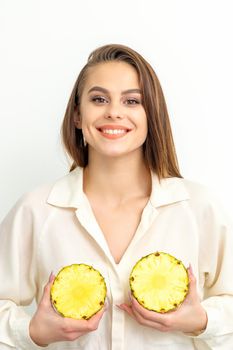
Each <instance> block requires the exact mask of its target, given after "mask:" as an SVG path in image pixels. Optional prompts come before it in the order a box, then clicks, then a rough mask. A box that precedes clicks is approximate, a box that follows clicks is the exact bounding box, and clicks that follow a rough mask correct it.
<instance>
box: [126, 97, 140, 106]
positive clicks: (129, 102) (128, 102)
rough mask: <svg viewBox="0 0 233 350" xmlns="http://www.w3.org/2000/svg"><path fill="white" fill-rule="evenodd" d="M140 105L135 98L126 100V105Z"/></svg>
mask: <svg viewBox="0 0 233 350" xmlns="http://www.w3.org/2000/svg"><path fill="white" fill-rule="evenodd" d="M139 103H140V101H139V100H136V99H134V98H128V99H127V100H126V104H128V105H136V104H139Z"/></svg>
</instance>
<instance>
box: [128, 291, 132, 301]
mask: <svg viewBox="0 0 233 350" xmlns="http://www.w3.org/2000/svg"><path fill="white" fill-rule="evenodd" d="M128 296H129V300H130V301H132V294H131V292H129V293H128Z"/></svg>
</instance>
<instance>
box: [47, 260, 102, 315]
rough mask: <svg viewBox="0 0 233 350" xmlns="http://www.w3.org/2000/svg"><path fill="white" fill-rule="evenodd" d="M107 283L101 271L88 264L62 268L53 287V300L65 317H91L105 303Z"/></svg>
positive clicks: (55, 306) (53, 303)
mask: <svg viewBox="0 0 233 350" xmlns="http://www.w3.org/2000/svg"><path fill="white" fill-rule="evenodd" d="M106 292H107V288H106V283H105V280H104V278H103V276H102V275H101V273H100V272H99V271H98V270H96V269H94V268H93V267H92V266H89V265H86V264H72V265H69V266H65V267H64V268H62V269H61V270H60V271H59V273H58V274H57V276H56V277H55V280H54V282H53V285H52V287H51V293H50V294H51V302H52V305H53V307H54V308H55V310H56V311H57V312H58V313H59V314H61V315H62V316H64V317H69V318H74V319H78V320H80V319H86V320H87V319H89V318H90V317H91V316H93V315H94V314H95V313H97V312H98V311H99V310H100V309H101V308H102V307H103V305H104V302H105V298H106Z"/></svg>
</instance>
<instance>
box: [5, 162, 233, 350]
mask: <svg viewBox="0 0 233 350" xmlns="http://www.w3.org/2000/svg"><path fill="white" fill-rule="evenodd" d="M151 175H152V192H151V196H150V199H149V201H148V202H147V205H146V206H145V208H144V210H143V213H142V216H141V220H140V223H139V225H138V228H137V230H136V232H135V235H134V237H133V239H132V240H131V242H130V244H129V246H128V248H127V250H126V251H125V253H124V255H123V257H122V259H121V260H120V262H119V263H118V264H116V263H115V261H114V259H113V257H112V255H111V253H110V250H109V247H108V244H107V242H106V240H105V238H104V235H103V233H102V231H101V229H100V226H99V225H98V223H97V220H96V218H95V216H94V213H93V211H92V208H91V205H90V203H89V201H88V198H87V197H86V195H85V193H84V192H83V169H82V168H76V169H75V170H74V171H72V172H71V173H69V174H68V175H66V176H65V177H63V178H62V179H60V180H58V181H57V182H56V183H55V184H54V185H53V186H43V187H40V188H39V189H36V190H34V191H32V192H31V193H29V194H26V195H24V196H23V197H22V198H21V199H20V200H19V201H18V202H17V204H16V205H15V207H14V208H13V209H12V210H11V212H10V213H9V214H8V215H7V217H6V218H5V220H4V221H3V223H2V225H1V231H0V349H12V347H13V348H14V347H15V348H17V349H25V350H33V349H42V348H41V347H39V346H37V345H35V344H34V343H33V342H32V340H31V339H30V336H29V322H30V317H31V316H29V315H27V314H26V313H25V311H24V309H23V308H22V307H21V306H24V305H29V304H30V303H31V302H32V300H33V299H34V298H35V299H36V301H37V302H39V301H40V299H41V297H42V294H43V287H44V285H45V284H46V283H47V281H48V277H49V275H50V273H51V271H53V272H54V273H55V274H56V273H57V272H58V271H59V270H60V269H61V268H62V267H64V266H66V265H70V264H73V263H86V264H90V265H92V266H93V267H95V268H97V269H98V270H99V271H100V272H101V273H102V275H103V276H104V278H105V281H106V284H107V302H108V309H107V311H106V312H105V314H104V316H103V318H102V319H101V321H100V324H99V327H98V329H97V330H96V331H94V332H91V333H89V334H86V335H84V336H82V337H80V338H79V339H78V340H76V341H73V342H59V343H54V344H51V345H49V346H48V347H47V349H51V350H60V349H63V350H68V349H75V350H79V349H80V350H81V349H82V350H131V349H133V350H152V349H153V350H161V349H164V350H165V349H166V350H176V349H177V350H183V349H184V350H189V349H190V350H191V349H199V350H205V349H206V350H207V349H215V350H220V349H221V350H222V349H224V350H231V349H233V279H232V268H233V254H232V247H233V234H232V231H231V229H230V223H229V220H228V218H227V217H226V215H225V214H224V212H223V210H222V208H220V206H219V204H218V201H216V200H215V199H213V198H212V196H211V195H210V194H209V192H208V191H207V190H206V189H205V188H204V187H203V186H201V185H199V184H196V183H193V182H190V181H188V180H184V179H180V178H169V179H163V180H161V182H159V181H158V178H157V176H156V175H155V174H153V173H152V174H151ZM103 205H104V203H103ZM155 251H163V252H167V253H169V254H171V255H173V256H175V257H176V258H178V259H180V260H182V262H183V263H184V264H185V266H188V265H189V263H191V265H192V267H193V270H194V274H195V276H196V278H197V287H198V293H199V295H200V299H201V301H202V305H203V307H204V308H205V310H206V312H207V315H208V324H207V328H206V330H205V331H204V332H203V333H202V334H200V335H198V336H194V335H188V334H184V333H182V332H169V333H162V332H159V331H156V330H155V329H152V328H149V327H145V326H142V325H140V324H139V323H137V322H136V321H135V320H134V319H132V318H130V317H129V316H128V314H127V313H125V312H124V311H122V310H120V309H119V308H117V307H116V305H117V304H121V303H123V302H127V301H128V299H129V275H130V272H131V269H132V267H133V266H134V264H135V263H136V261H137V260H138V259H140V258H141V257H142V256H145V255H147V254H149V253H152V252H155Z"/></svg>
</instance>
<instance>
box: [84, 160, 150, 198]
mask: <svg viewBox="0 0 233 350" xmlns="http://www.w3.org/2000/svg"><path fill="white" fill-rule="evenodd" d="M83 187H84V192H85V193H86V195H87V196H88V197H91V198H101V200H102V201H103V203H111V204H113V205H114V204H115V205H120V204H124V203H125V202H127V201H128V200H132V199H133V198H139V197H149V196H150V193H151V175H150V170H149V168H148V167H147V166H146V165H145V163H144V161H143V157H142V156H139V157H136V159H135V157H130V156H126V157H119V158H117V157H115V158H113V157H112V158H105V159H103V157H95V160H90V161H89V164H88V166H87V167H86V168H85V169H84V186H83Z"/></svg>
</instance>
